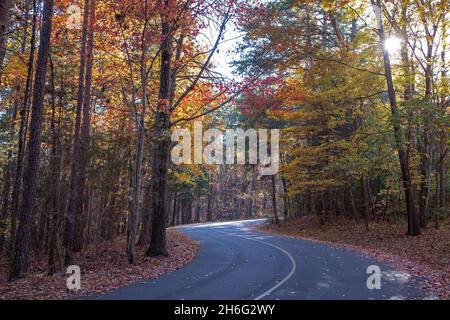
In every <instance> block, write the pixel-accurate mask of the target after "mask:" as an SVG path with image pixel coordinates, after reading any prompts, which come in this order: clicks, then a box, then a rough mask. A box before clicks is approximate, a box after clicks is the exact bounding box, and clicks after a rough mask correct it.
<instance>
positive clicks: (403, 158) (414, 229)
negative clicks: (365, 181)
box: [371, 0, 420, 236]
mask: <svg viewBox="0 0 450 320" xmlns="http://www.w3.org/2000/svg"><path fill="white" fill-rule="evenodd" d="M371 2H372V5H377V6H378V7H379V8H381V6H380V3H379V1H377V2H376V1H375V0H371ZM378 35H379V38H380V48H381V52H382V55H383V61H384V71H385V77H386V84H387V88H388V96H389V104H390V107H391V114H392V121H393V126H394V136H395V142H396V147H397V152H398V156H399V161H400V168H401V172H402V180H403V187H404V192H405V200H406V210H407V217H408V222H409V223H408V235H411V236H417V235H419V234H420V225H419V221H418V220H419V219H418V216H417V212H416V207H415V204H414V192H413V186H412V181H411V173H410V170H409V164H408V157H407V154H406V151H405V145H404V141H403V134H402V128H401V124H400V113H399V110H398V106H397V99H396V93H395V88H394V83H393V80H392V71H391V62H390V58H389V53H388V52H387V51H386V50H384V48H383V44H384V42H385V34H384V28H383V23H381V25H380V26H379V29H378Z"/></svg>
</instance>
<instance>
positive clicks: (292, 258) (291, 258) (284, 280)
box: [216, 230, 297, 300]
mask: <svg viewBox="0 0 450 320" xmlns="http://www.w3.org/2000/svg"><path fill="white" fill-rule="evenodd" d="M216 231H217V232H221V233H225V232H223V231H218V230H216ZM225 234H227V235H231V236H235V237H239V238H243V239H246V240H251V241H256V242H259V243H262V244H264V245H266V246H269V247H272V248H275V249H277V250H279V251H281V252H282V253H284V254H285V255H286V256H287V257H288V258H289V259H290V260H291V264H292V268H291V271H290V272H289V274H288V275H287V276H286V277H284V279H282V280H281V281H279V282H278V283H277V284H276V285H274V286H273V287H272V288H270V289H269V290H267V291H265V292H263V293H262V294H260V295H259V296H257V297H256V298H255V299H253V300H261V299H262V298H264V297H266V296H268V295H270V294H271V293H272V292H273V291H275V290H276V289H277V288H278V287H280V286H282V285H283V284H284V283H285V282H286V281H288V280H289V279H290V278H291V277H292V276H293V275H294V273H295V270H297V263H296V262H295V259H294V257H293V256H292V255H291V254H290V253H289V252H287V251H286V250H284V249H283V248H280V247H279V246H277V245H274V244H271V243H268V242H265V241H262V240H258V239H254V238H248V237H243V236H236V235H234V234H228V233H225Z"/></svg>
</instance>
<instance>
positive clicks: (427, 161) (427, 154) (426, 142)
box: [419, 34, 433, 228]
mask: <svg viewBox="0 0 450 320" xmlns="http://www.w3.org/2000/svg"><path fill="white" fill-rule="evenodd" d="M432 57H433V37H432V36H431V35H430V34H428V35H427V62H426V70H425V103H424V105H423V109H422V110H423V116H424V123H423V132H422V137H421V141H420V143H419V146H420V151H421V164H420V173H421V181H420V199H419V217H420V227H421V228H425V227H426V226H427V214H428V204H429V197H430V194H429V189H430V177H431V159H432V154H431V141H430V134H431V132H430V130H431V128H430V125H431V123H430V122H431V112H432V110H431V105H432V99H431V95H432V81H433V79H432V77H433V65H432Z"/></svg>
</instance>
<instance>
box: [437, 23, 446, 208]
mask: <svg viewBox="0 0 450 320" xmlns="http://www.w3.org/2000/svg"><path fill="white" fill-rule="evenodd" d="M445 21H446V20H445V15H444V16H443V27H442V29H443V31H442V39H444V40H443V44H442V52H441V70H442V71H441V79H442V80H443V81H442V82H443V83H444V84H443V88H441V91H442V92H441V98H440V100H441V101H440V102H441V109H442V113H443V114H446V112H447V104H446V100H445V99H446V94H447V93H448V91H447V90H448V84H447V83H445V80H444V79H446V77H447V72H446V61H445V58H446V57H445V52H446V50H447V40H446V38H447V28H446V24H445ZM447 131H448V124H447V123H444V124H443V125H442V128H441V129H440V130H439V159H438V177H439V178H438V179H439V188H438V189H439V194H438V206H439V207H440V208H445V205H446V201H445V192H446V186H447V161H446V160H447V156H448V146H447V139H448V138H447Z"/></svg>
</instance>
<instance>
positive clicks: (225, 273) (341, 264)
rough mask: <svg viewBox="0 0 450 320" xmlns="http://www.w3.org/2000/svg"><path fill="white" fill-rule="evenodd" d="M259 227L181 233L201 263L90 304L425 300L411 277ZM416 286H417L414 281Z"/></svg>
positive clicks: (243, 224)
mask: <svg viewBox="0 0 450 320" xmlns="http://www.w3.org/2000/svg"><path fill="white" fill-rule="evenodd" d="M258 223H263V221H261V220H251V221H239V222H227V223H214V224H203V225H194V226H185V227H182V228H179V230H180V231H182V232H183V233H184V234H186V235H188V236H190V237H191V238H193V239H195V240H197V241H199V243H200V250H199V254H198V257H197V258H196V259H195V260H194V261H193V262H192V263H190V264H188V265H187V266H185V267H183V268H182V269H179V270H177V271H174V272H172V273H169V274H166V275H164V276H162V277H161V278H159V279H156V280H150V281H145V282H138V283H135V284H132V285H129V286H127V287H124V288H121V289H118V290H114V291H111V292H109V293H107V294H105V295H101V296H96V297H92V299H107V300H116V299H120V300H127V299H133V300H228V299H230V300H241V299H244V300H300V299H314V300H318V299H320V300H325V299H333V300H336V299H338V300H341V299H357V300H366V299H377V300H378V299H426V298H432V297H430V296H429V295H428V294H427V293H426V292H425V291H424V290H422V289H420V288H419V286H418V285H417V283H419V282H420V281H412V280H413V279H412V277H411V276H410V275H408V274H405V273H401V272H397V271H395V270H393V269H392V268H390V267H388V266H387V265H386V264H384V263H382V262H380V261H376V260H373V259H369V258H366V257H363V256H361V255H358V254H357V253H355V252H352V251H349V250H345V249H338V248H334V247H330V246H327V245H322V244H318V243H315V242H311V241H306V240H300V239H293V238H288V237H281V236H273V235H268V234H264V233H260V232H256V231H254V230H251V229H250V227H251V226H253V225H255V224H258ZM371 265H377V266H379V267H380V270H381V273H382V277H381V289H372V290H369V289H368V288H367V278H368V277H369V276H370V275H369V274H367V273H366V272H367V267H368V266H371ZM416 280H420V279H416Z"/></svg>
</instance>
